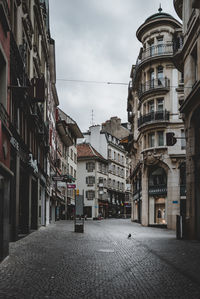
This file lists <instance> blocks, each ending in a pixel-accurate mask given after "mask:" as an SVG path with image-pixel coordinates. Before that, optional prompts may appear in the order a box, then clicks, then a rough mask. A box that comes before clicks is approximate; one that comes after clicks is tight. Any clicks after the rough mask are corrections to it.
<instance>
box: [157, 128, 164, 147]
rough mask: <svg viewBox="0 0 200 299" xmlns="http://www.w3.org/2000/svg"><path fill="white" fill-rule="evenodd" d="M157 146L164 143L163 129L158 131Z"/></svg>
mask: <svg viewBox="0 0 200 299" xmlns="http://www.w3.org/2000/svg"><path fill="white" fill-rule="evenodd" d="M157 135H158V146H163V145H164V132H163V131H158V132H157Z"/></svg>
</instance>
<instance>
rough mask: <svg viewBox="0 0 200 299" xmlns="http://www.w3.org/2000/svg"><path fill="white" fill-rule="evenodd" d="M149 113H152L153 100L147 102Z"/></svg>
mask: <svg viewBox="0 0 200 299" xmlns="http://www.w3.org/2000/svg"><path fill="white" fill-rule="evenodd" d="M148 107H149V113H151V112H154V100H151V101H149V102H148Z"/></svg>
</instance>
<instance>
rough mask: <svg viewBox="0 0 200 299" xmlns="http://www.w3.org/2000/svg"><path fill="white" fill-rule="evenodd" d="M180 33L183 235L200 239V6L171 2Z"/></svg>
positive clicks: (182, 0) (177, 62)
mask: <svg viewBox="0 0 200 299" xmlns="http://www.w3.org/2000/svg"><path fill="white" fill-rule="evenodd" d="M174 7H175V10H176V12H177V14H178V16H179V17H180V18H181V19H182V21H183V30H182V32H180V33H179V34H178V35H177V36H176V38H175V40H174V49H175V53H174V63H175V65H176V67H177V68H178V69H179V70H180V71H181V72H184V86H185V89H184V101H183V103H182V105H181V108H180V111H181V113H182V114H183V116H184V124H185V132H186V171H187V183H186V185H187V199H186V217H185V230H184V236H185V237H186V238H190V239H200V100H199V96H200V36H199V32H200V3H199V1H198V0H191V1H186V0H174Z"/></svg>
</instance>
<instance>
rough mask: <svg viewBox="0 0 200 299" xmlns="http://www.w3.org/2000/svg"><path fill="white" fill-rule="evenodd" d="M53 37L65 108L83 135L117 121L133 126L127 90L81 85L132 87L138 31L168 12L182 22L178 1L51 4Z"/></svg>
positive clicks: (59, 0) (67, 0)
mask: <svg viewBox="0 0 200 299" xmlns="http://www.w3.org/2000/svg"><path fill="white" fill-rule="evenodd" d="M49 3H50V28H51V36H52V38H54V39H55V43H56V69H57V84H56V86H57V91H58V96H59V101H60V108H61V109H63V110H64V111H65V112H66V113H67V114H68V115H70V116H71V117H72V118H73V119H74V120H75V121H76V122H77V124H78V125H79V127H80V129H81V130H82V131H86V130H87V129H88V128H89V126H90V125H91V124H92V110H93V114H94V115H93V123H94V124H101V123H102V122H104V121H106V120H108V119H110V117H112V116H118V117H120V118H121V120H122V122H126V121H127V112H126V106H127V94H128V89H127V86H126V85H117V84H114V85H111V84H101V83H97V84H94V83H81V82H73V81H62V80H59V79H66V80H83V81H84V80H85V81H98V82H99V81H103V82H116V83H117V82H119V83H128V82H129V80H130V70H131V66H132V64H134V63H135V62H136V59H137V56H138V53H139V49H140V46H141V44H140V43H139V42H138V41H137V38H136V36H135V33H136V30H137V28H138V27H139V26H140V25H141V24H142V23H143V22H144V21H145V19H146V18H148V17H149V16H150V15H152V14H154V13H157V12H158V8H159V4H160V3H161V5H162V8H163V11H164V12H167V13H170V14H171V15H173V16H174V17H176V18H178V17H177V15H176V13H175V10H174V7H173V0H49Z"/></svg>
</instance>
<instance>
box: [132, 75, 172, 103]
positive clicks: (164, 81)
mask: <svg viewBox="0 0 200 299" xmlns="http://www.w3.org/2000/svg"><path fill="white" fill-rule="evenodd" d="M169 88H170V81H169V79H168V78H161V79H152V80H149V81H147V82H145V83H144V84H141V85H140V87H139V90H138V96H139V99H140V98H141V97H142V96H143V95H144V94H145V93H147V92H151V91H155V90H160V89H165V90H167V91H168V90H169Z"/></svg>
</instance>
